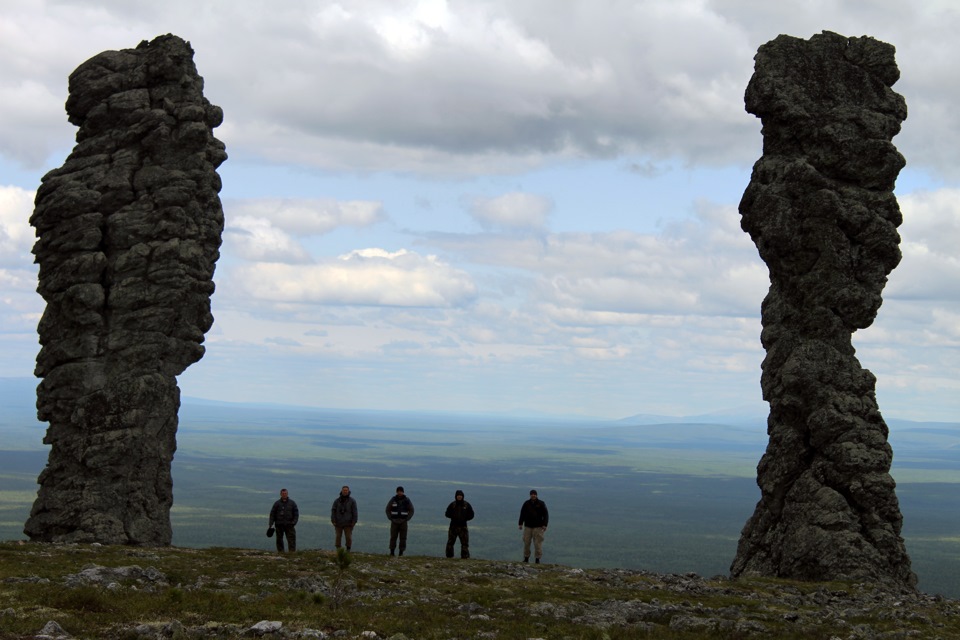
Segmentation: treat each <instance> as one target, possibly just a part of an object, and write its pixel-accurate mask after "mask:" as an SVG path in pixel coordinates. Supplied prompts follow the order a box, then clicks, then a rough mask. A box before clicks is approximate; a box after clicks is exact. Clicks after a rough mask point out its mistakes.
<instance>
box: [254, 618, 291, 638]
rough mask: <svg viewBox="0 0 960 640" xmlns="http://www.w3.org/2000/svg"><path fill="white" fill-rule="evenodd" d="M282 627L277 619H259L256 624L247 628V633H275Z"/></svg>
mask: <svg viewBox="0 0 960 640" xmlns="http://www.w3.org/2000/svg"><path fill="white" fill-rule="evenodd" d="M281 627H283V623H282V622H280V621H279V620H261V621H260V622H258V623H257V624H255V625H253V626H252V627H250V628H249V629H247V634H248V635H253V636H263V635H266V634H268V633H276V632H278V631H280V629H281Z"/></svg>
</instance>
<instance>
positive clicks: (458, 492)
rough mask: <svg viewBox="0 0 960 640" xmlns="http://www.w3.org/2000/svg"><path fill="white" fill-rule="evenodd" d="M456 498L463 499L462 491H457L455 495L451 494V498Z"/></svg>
mask: <svg viewBox="0 0 960 640" xmlns="http://www.w3.org/2000/svg"><path fill="white" fill-rule="evenodd" d="M457 496H460V497H461V498H462V497H463V491H460V489H457V492H456V493H455V494H453V497H454V498H456V497H457Z"/></svg>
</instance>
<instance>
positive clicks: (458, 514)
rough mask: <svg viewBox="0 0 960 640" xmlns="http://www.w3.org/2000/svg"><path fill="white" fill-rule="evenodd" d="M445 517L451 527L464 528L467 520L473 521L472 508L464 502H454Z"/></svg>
mask: <svg viewBox="0 0 960 640" xmlns="http://www.w3.org/2000/svg"><path fill="white" fill-rule="evenodd" d="M445 515H446V516H447V517H448V518H450V526H451V527H465V526H467V521H468V520H473V507H471V506H470V503H469V502H467V501H466V500H454V501H453V502H451V503H450V505H449V506H448V507H447V513H446V514H445Z"/></svg>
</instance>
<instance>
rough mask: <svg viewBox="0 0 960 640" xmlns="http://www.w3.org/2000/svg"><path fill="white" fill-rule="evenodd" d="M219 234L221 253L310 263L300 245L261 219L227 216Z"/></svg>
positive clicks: (246, 257)
mask: <svg viewBox="0 0 960 640" xmlns="http://www.w3.org/2000/svg"><path fill="white" fill-rule="evenodd" d="M223 234H224V238H223V240H224V246H223V249H224V252H225V253H227V252H229V253H230V254H231V255H236V256H238V257H240V258H242V259H244V260H249V261H251V262H286V263H290V264H303V263H307V262H310V261H311V258H310V254H309V253H308V252H307V250H306V249H305V248H304V247H303V245H301V244H300V243H299V242H297V241H296V240H294V239H293V238H292V237H290V235H289V234H288V233H286V232H284V231H282V230H280V229H277V228H275V227H274V226H273V225H272V224H271V223H270V221H268V220H264V219H262V218H254V217H251V216H230V217H228V218H227V223H226V225H225V227H224V230H223Z"/></svg>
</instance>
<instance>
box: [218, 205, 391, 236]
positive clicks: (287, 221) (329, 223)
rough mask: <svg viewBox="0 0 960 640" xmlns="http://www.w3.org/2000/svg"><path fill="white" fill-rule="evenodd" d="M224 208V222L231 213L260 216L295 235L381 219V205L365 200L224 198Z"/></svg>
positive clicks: (256, 217)
mask: <svg viewBox="0 0 960 640" xmlns="http://www.w3.org/2000/svg"><path fill="white" fill-rule="evenodd" d="M225 209H227V211H228V213H227V222H228V224H229V223H230V218H231V217H233V216H236V217H237V219H242V218H255V219H262V220H265V221H269V223H270V225H271V226H273V227H276V228H278V229H282V230H283V231H286V232H288V233H293V234H296V235H297V236H314V235H323V234H325V233H330V232H331V231H333V230H334V229H337V228H340V227H344V226H349V227H357V228H363V227H368V226H371V225H374V224H377V223H379V222H382V221H383V220H384V218H385V216H384V213H383V205H382V204H381V203H380V202H374V201H369V200H334V199H331V198H250V199H245V200H230V201H227V202H226V204H225Z"/></svg>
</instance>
